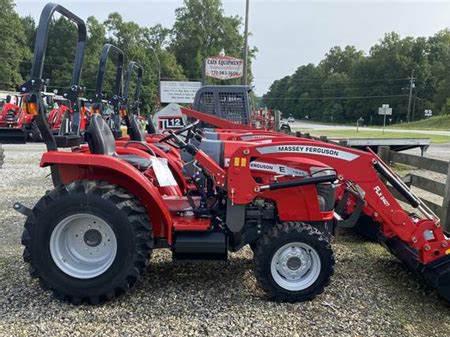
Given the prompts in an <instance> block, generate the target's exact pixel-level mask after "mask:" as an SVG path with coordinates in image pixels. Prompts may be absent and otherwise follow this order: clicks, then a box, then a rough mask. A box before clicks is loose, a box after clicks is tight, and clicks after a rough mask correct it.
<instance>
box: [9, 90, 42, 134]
mask: <svg viewBox="0 0 450 337" xmlns="http://www.w3.org/2000/svg"><path fill="white" fill-rule="evenodd" d="M12 101H15V102H14V103H12ZM36 115H37V111H36V110H35V109H34V108H33V106H31V105H30V104H28V98H27V96H26V95H15V96H10V97H9V99H8V100H7V102H6V103H5V104H4V105H3V108H2V110H1V112H0V142H1V143H25V142H26V141H27V140H32V141H40V140H41V137H40V132H39V128H38V127H37V125H36V123H35V117H36Z"/></svg>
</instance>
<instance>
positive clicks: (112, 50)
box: [95, 43, 124, 102]
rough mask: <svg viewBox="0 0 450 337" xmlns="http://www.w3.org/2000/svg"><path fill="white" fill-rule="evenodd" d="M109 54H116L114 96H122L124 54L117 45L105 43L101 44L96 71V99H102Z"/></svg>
mask: <svg viewBox="0 0 450 337" xmlns="http://www.w3.org/2000/svg"><path fill="white" fill-rule="evenodd" d="M111 54H115V55H116V56H117V63H116V82H115V87H114V96H117V98H119V97H120V96H122V76H123V64H124V54H123V51H122V50H120V49H119V48H118V47H116V46H114V45H112V44H110V43H107V44H105V45H104V46H103V50H102V54H101V56H100V62H99V64H98V73H97V84H96V91H95V96H96V98H97V100H100V102H101V100H102V98H103V84H104V82H105V74H106V64H107V62H108V59H109V57H110V55H111Z"/></svg>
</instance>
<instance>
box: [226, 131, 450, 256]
mask: <svg viewBox="0 0 450 337" xmlns="http://www.w3.org/2000/svg"><path fill="white" fill-rule="evenodd" d="M280 156H286V157H302V158H310V159H314V160H317V161H320V162H321V163H323V164H325V165H327V166H329V167H330V168H333V169H334V170H335V171H336V172H337V174H338V177H339V180H340V182H341V186H342V187H343V188H345V189H347V190H350V189H351V190H352V195H353V196H354V195H355V191H356V196H357V197H359V198H361V199H362V201H363V209H362V211H363V212H364V214H366V215H368V216H370V217H372V218H373V219H374V221H376V222H377V223H379V224H380V225H381V231H382V233H381V234H382V236H383V237H384V238H385V239H386V240H387V241H389V240H392V239H394V238H395V239H399V240H401V242H402V243H403V244H405V245H406V246H407V247H408V248H410V249H411V251H412V252H413V253H414V255H415V256H413V257H412V259H413V260H414V261H417V263H420V264H428V263H431V262H433V261H436V260H439V259H441V258H444V257H449V256H447V255H449V254H450V249H449V244H450V240H448V239H447V238H446V237H445V235H444V233H443V231H442V228H441V226H440V224H439V219H438V218H437V217H436V216H435V215H434V214H433V213H432V212H431V211H429V210H428V209H426V208H424V207H423V204H422V203H421V201H420V199H419V198H417V197H416V196H414V194H413V193H412V192H411V191H410V190H409V189H408V187H407V186H405V185H402V183H401V182H400V181H399V179H398V177H397V176H396V175H395V173H393V172H392V171H391V170H390V169H389V168H388V166H387V165H386V164H385V163H383V162H382V160H381V159H380V158H378V156H376V155H375V154H374V153H370V152H363V151H360V150H355V149H351V148H347V147H343V146H339V145H336V144H330V143H325V142H319V141H315V142H311V141H310V140H296V141H286V139H285V140H283V141H281V142H276V141H274V142H272V143H270V144H256V145H253V146H249V147H243V148H240V149H239V150H237V151H236V153H235V154H234V155H233V157H232V158H231V162H234V160H235V159H234V157H238V158H246V161H247V162H251V161H253V160H256V159H257V160H258V161H264V159H268V158H280ZM241 161H242V159H241ZM228 175H229V176H228V186H229V187H230V186H239V189H240V192H241V193H239V196H236V197H235V198H236V202H237V203H241V202H246V200H247V199H251V198H254V197H256V196H257V194H258V193H263V192H262V191H260V186H258V184H257V183H256V182H254V180H253V179H252V177H251V174H250V171H249V170H241V169H239V168H235V167H230V170H229V172H228ZM380 176H383V177H384V178H387V180H388V181H389V182H390V183H391V185H393V187H394V188H396V189H397V190H398V191H399V192H400V193H401V194H402V195H403V196H404V197H405V198H407V200H409V202H410V204H411V206H412V207H414V208H417V209H418V210H419V211H420V212H421V213H422V214H423V217H422V218H417V217H412V216H410V215H409V214H408V212H406V211H405V210H404V209H403V208H402V206H401V205H400V204H399V202H398V201H397V200H396V199H395V197H394V196H393V195H392V193H391V192H390V190H389V189H388V187H387V185H386V184H385V183H384V182H383V180H382V179H381V178H380ZM242 182H246V183H245V184H243V183H242ZM248 182H253V183H248ZM358 194H359V195H358ZM239 198H242V200H239Z"/></svg>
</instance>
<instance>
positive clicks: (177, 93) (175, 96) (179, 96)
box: [160, 81, 202, 104]
mask: <svg viewBox="0 0 450 337" xmlns="http://www.w3.org/2000/svg"><path fill="white" fill-rule="evenodd" d="M201 86H202V83H201V82H180V81H161V84H160V87H161V103H188V104H192V103H194V98H195V94H196V93H197V91H198V89H200V87H201Z"/></svg>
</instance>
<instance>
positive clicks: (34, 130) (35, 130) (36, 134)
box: [30, 120, 42, 142]
mask: <svg viewBox="0 0 450 337" xmlns="http://www.w3.org/2000/svg"><path fill="white" fill-rule="evenodd" d="M30 137H31V140H32V141H33V142H42V135H41V131H40V130H39V127H38V125H37V122H36V120H34V121H33V122H32V123H31V130H30Z"/></svg>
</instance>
